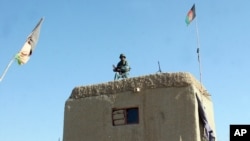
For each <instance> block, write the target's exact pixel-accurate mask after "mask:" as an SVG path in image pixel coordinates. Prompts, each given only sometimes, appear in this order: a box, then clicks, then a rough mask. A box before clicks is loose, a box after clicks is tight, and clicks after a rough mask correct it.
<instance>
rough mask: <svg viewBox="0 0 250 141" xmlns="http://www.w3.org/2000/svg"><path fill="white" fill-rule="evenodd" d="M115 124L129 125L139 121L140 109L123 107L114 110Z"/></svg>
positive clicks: (113, 118)
mask: <svg viewBox="0 0 250 141" xmlns="http://www.w3.org/2000/svg"><path fill="white" fill-rule="evenodd" d="M112 120H113V125H114V126H117V125H127V124H138V123H139V109H138V107H136V108H121V109H116V108H114V109H113V110H112Z"/></svg>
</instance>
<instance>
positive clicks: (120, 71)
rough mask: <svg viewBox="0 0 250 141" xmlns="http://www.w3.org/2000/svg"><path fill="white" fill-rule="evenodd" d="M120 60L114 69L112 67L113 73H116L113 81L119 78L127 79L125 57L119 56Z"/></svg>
mask: <svg viewBox="0 0 250 141" xmlns="http://www.w3.org/2000/svg"><path fill="white" fill-rule="evenodd" d="M120 59H121V61H119V62H118V64H117V66H116V67H115V65H113V71H114V72H116V74H115V80H116V79H119V78H128V75H129V73H128V72H129V71H130V67H129V65H128V61H127V60H126V56H125V55H124V54H120Z"/></svg>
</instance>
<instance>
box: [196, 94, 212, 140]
mask: <svg viewBox="0 0 250 141" xmlns="http://www.w3.org/2000/svg"><path fill="white" fill-rule="evenodd" d="M196 98H197V101H198V111H199V117H200V120H201V121H202V123H203V126H204V128H205V135H204V136H205V138H206V139H207V141H215V136H214V133H213V130H212V129H211V127H210V125H209V124H208V120H207V115H206V113H205V110H204V106H203V104H202V102H201V100H200V99H199V97H198V96H197V95H196Z"/></svg>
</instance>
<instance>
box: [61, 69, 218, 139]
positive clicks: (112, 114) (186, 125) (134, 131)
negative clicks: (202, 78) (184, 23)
mask: <svg viewBox="0 0 250 141" xmlns="http://www.w3.org/2000/svg"><path fill="white" fill-rule="evenodd" d="M215 136H216V135H215V121H214V112H213V103H212V101H211V97H210V95H209V93H208V92H207V91H205V87H204V86H202V85H201V84H200V83H199V82H198V81H197V80H196V79H195V78H194V77H193V76H192V75H191V74H190V73H184V72H178V73H157V74H150V75H145V76H139V77H133V78H127V79H122V80H117V81H111V82H107V83H101V84H94V85H89V86H78V87H75V88H74V89H73V91H72V93H71V95H70V97H69V98H68V99H67V101H66V103H65V112H64V130H63V141H215Z"/></svg>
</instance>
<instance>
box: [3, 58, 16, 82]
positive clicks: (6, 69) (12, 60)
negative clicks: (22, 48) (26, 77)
mask: <svg viewBox="0 0 250 141" xmlns="http://www.w3.org/2000/svg"><path fill="white" fill-rule="evenodd" d="M14 60H15V56H14V57H13V58H12V59H11V60H10V62H9V64H8V65H7V67H6V68H5V70H4V72H3V74H2V76H1V78H0V82H1V81H2V80H3V78H4V76H5V75H6V73H7V71H8V70H9V68H10V66H11V65H12V63H13V62H14Z"/></svg>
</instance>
